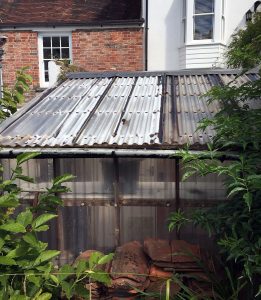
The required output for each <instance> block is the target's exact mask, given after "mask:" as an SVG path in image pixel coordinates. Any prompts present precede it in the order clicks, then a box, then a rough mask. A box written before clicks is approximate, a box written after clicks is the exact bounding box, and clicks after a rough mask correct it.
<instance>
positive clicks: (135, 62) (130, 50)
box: [72, 28, 143, 71]
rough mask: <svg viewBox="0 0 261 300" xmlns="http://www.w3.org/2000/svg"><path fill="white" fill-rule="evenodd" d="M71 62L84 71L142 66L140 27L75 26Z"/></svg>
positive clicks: (138, 69) (135, 69) (127, 68)
mask: <svg viewBox="0 0 261 300" xmlns="http://www.w3.org/2000/svg"><path fill="white" fill-rule="evenodd" d="M72 44H73V49H72V55H73V64H74V65H77V66H79V67H81V68H83V69H84V70H86V71H110V70H111V71H112V70H120V71H141V70H143V29H142V28H139V29H136V28H133V29H110V30H95V31H94V30H92V31H87V30H86V31H83V30H77V31H75V32H73V33H72Z"/></svg>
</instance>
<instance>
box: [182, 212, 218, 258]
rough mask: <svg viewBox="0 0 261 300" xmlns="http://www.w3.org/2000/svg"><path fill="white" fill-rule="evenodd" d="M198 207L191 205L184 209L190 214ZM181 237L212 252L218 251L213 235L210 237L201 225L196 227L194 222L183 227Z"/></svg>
mask: <svg viewBox="0 0 261 300" xmlns="http://www.w3.org/2000/svg"><path fill="white" fill-rule="evenodd" d="M197 209H199V208H198V207H195V208H193V207H190V208H187V209H184V211H185V213H186V214H187V215H188V216H189V215H191V214H192V213H193V212H194V211H195V210H197ZM180 238H181V239H182V240H185V241H188V242H189V243H192V244H198V245H200V246H201V247H202V249H205V250H208V251H210V252H211V253H216V252H217V246H216V243H215V242H214V240H213V239H212V238H211V237H209V234H208V233H207V231H205V230H203V229H202V228H200V227H199V226H197V227H196V226H195V225H193V224H192V223H189V224H187V225H184V226H182V227H181V230H180Z"/></svg>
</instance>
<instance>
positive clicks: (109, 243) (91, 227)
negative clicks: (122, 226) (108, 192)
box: [60, 206, 115, 261]
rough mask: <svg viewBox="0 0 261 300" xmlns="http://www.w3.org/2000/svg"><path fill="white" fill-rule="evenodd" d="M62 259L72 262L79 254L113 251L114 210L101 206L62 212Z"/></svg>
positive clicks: (62, 210)
mask: <svg viewBox="0 0 261 300" xmlns="http://www.w3.org/2000/svg"><path fill="white" fill-rule="evenodd" d="M60 224H62V225H61V230H60V233H61V234H60V239H61V244H62V249H61V250H62V252H63V256H62V259H64V260H65V261H66V260H67V261H71V260H72V259H75V258H76V257H77V256H78V255H79V254H80V253H81V252H83V251H85V250H88V249H93V250H100V251H105V252H108V251H112V250H113V249H114V248H115V237H114V233H115V231H114V230H115V209H114V207H105V206H103V207H101V206H93V207H91V206H89V207H86V206H83V207H82V206H70V207H63V208H62V209H61V221H60Z"/></svg>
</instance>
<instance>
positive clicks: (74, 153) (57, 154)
mask: <svg viewBox="0 0 261 300" xmlns="http://www.w3.org/2000/svg"><path fill="white" fill-rule="evenodd" d="M33 152H39V153H40V155H39V156H37V158H91V157H129V158H131V157H132V158H134V157H136V158H181V155H180V150H157V149H155V150H151V149H150V150H147V149H113V148H104V149H101V148H19V149H14V148H2V149H1V150H0V158H15V157H16V156H17V155H19V154H22V153H33ZM189 153H190V154H197V155H200V154H202V158H203V157H204V158H207V157H206V151H196V150H191V151H189ZM219 158H220V160H224V159H231V160H233V159H238V155H236V154H233V153H225V152H220V157H219Z"/></svg>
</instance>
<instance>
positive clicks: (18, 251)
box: [6, 244, 28, 258]
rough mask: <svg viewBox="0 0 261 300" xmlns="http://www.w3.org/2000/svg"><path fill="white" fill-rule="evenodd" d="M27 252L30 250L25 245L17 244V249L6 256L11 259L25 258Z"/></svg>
mask: <svg viewBox="0 0 261 300" xmlns="http://www.w3.org/2000/svg"><path fill="white" fill-rule="evenodd" d="M27 250H28V249H27V248H25V247H24V246H23V245H21V244H17V246H16V248H15V249H13V250H11V251H9V252H8V254H7V255H6V256H7V257H10V258H16V257H21V256H24V255H25V254H26V252H27Z"/></svg>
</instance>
